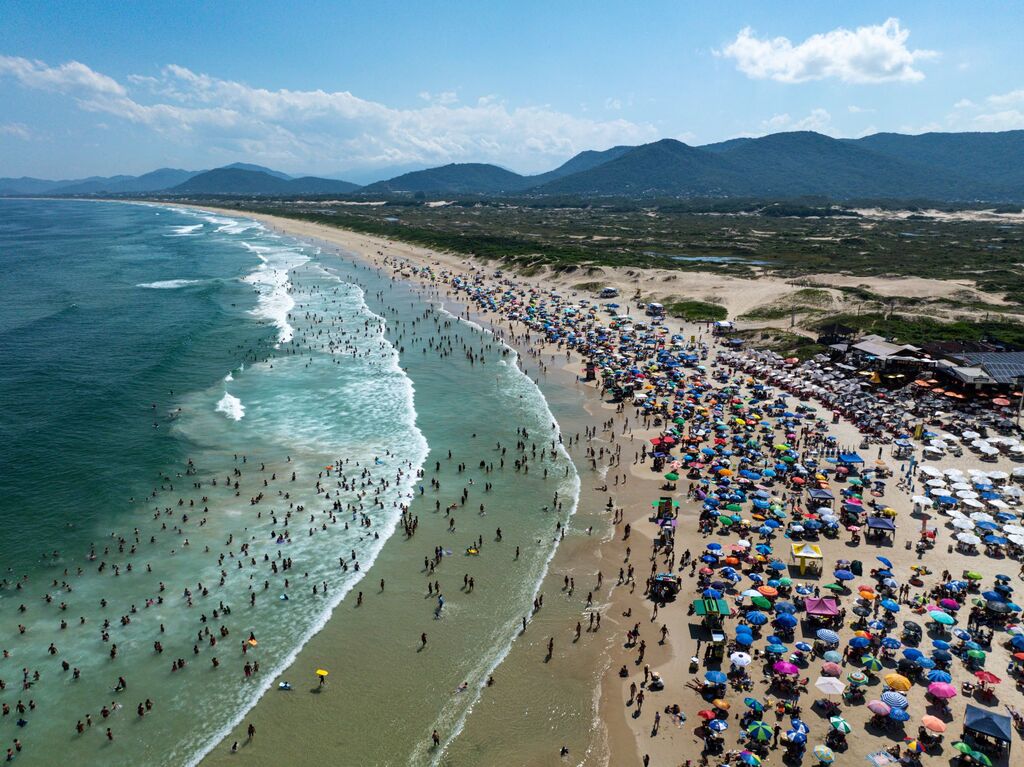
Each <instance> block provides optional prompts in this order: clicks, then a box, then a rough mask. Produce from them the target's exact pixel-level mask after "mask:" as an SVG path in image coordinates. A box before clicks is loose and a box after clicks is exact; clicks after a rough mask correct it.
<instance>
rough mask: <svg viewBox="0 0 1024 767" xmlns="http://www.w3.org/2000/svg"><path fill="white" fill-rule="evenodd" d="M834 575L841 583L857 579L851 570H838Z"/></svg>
mask: <svg viewBox="0 0 1024 767" xmlns="http://www.w3.org/2000/svg"><path fill="white" fill-rule="evenodd" d="M832 575H833V576H835V578H836V580H839V581H852V580H853V579H854V578H855V577H856V576H855V575H854V574H853V573H851V572H850V571H849V570H836V571H835V572H834V573H832Z"/></svg>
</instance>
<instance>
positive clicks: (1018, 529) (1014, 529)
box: [1003, 523, 1024, 535]
mask: <svg viewBox="0 0 1024 767" xmlns="http://www.w3.org/2000/svg"><path fill="white" fill-rule="evenodd" d="M1003 532H1004V533H1006V534H1007V535H1024V527H1022V526H1021V525H1017V524H1013V523H1010V524H1008V525H1003Z"/></svg>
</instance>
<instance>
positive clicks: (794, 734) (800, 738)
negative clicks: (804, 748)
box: [786, 730, 807, 745]
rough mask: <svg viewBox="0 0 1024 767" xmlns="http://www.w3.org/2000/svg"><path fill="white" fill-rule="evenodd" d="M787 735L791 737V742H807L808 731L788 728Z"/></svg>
mask: <svg viewBox="0 0 1024 767" xmlns="http://www.w3.org/2000/svg"><path fill="white" fill-rule="evenodd" d="M786 737H787V738H788V739H789V742H790V743H796V744H798V745H799V744H801V743H806V742H807V733H805V732H800V731H799V730H788V731H787V732H786Z"/></svg>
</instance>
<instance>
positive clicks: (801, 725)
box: [789, 717, 811, 735]
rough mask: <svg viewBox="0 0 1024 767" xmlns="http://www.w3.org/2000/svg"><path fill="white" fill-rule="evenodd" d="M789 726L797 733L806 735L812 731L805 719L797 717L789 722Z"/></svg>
mask: <svg viewBox="0 0 1024 767" xmlns="http://www.w3.org/2000/svg"><path fill="white" fill-rule="evenodd" d="M789 726H790V727H792V728H793V730H794V731H795V732H800V733H803V734H804V735H807V734H809V733H810V731H811V728H810V727H808V726H807V723H806V722H805V721H804V720H803V719H797V718H796V717H793V718H792V719H790V720H789Z"/></svg>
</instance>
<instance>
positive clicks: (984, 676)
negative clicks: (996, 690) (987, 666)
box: [974, 669, 1003, 684]
mask: <svg viewBox="0 0 1024 767" xmlns="http://www.w3.org/2000/svg"><path fill="white" fill-rule="evenodd" d="M974 675H975V676H976V677H978V679H979V680H981V681H982V682H984V683H985V684H999V683H1000V682H1002V681H1003V680H1002V679H1000V678H999V677H997V676H996V675H995V674H993V673H992V672H991V671H985V670H984V669H982V670H981V671H975V672H974Z"/></svg>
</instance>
